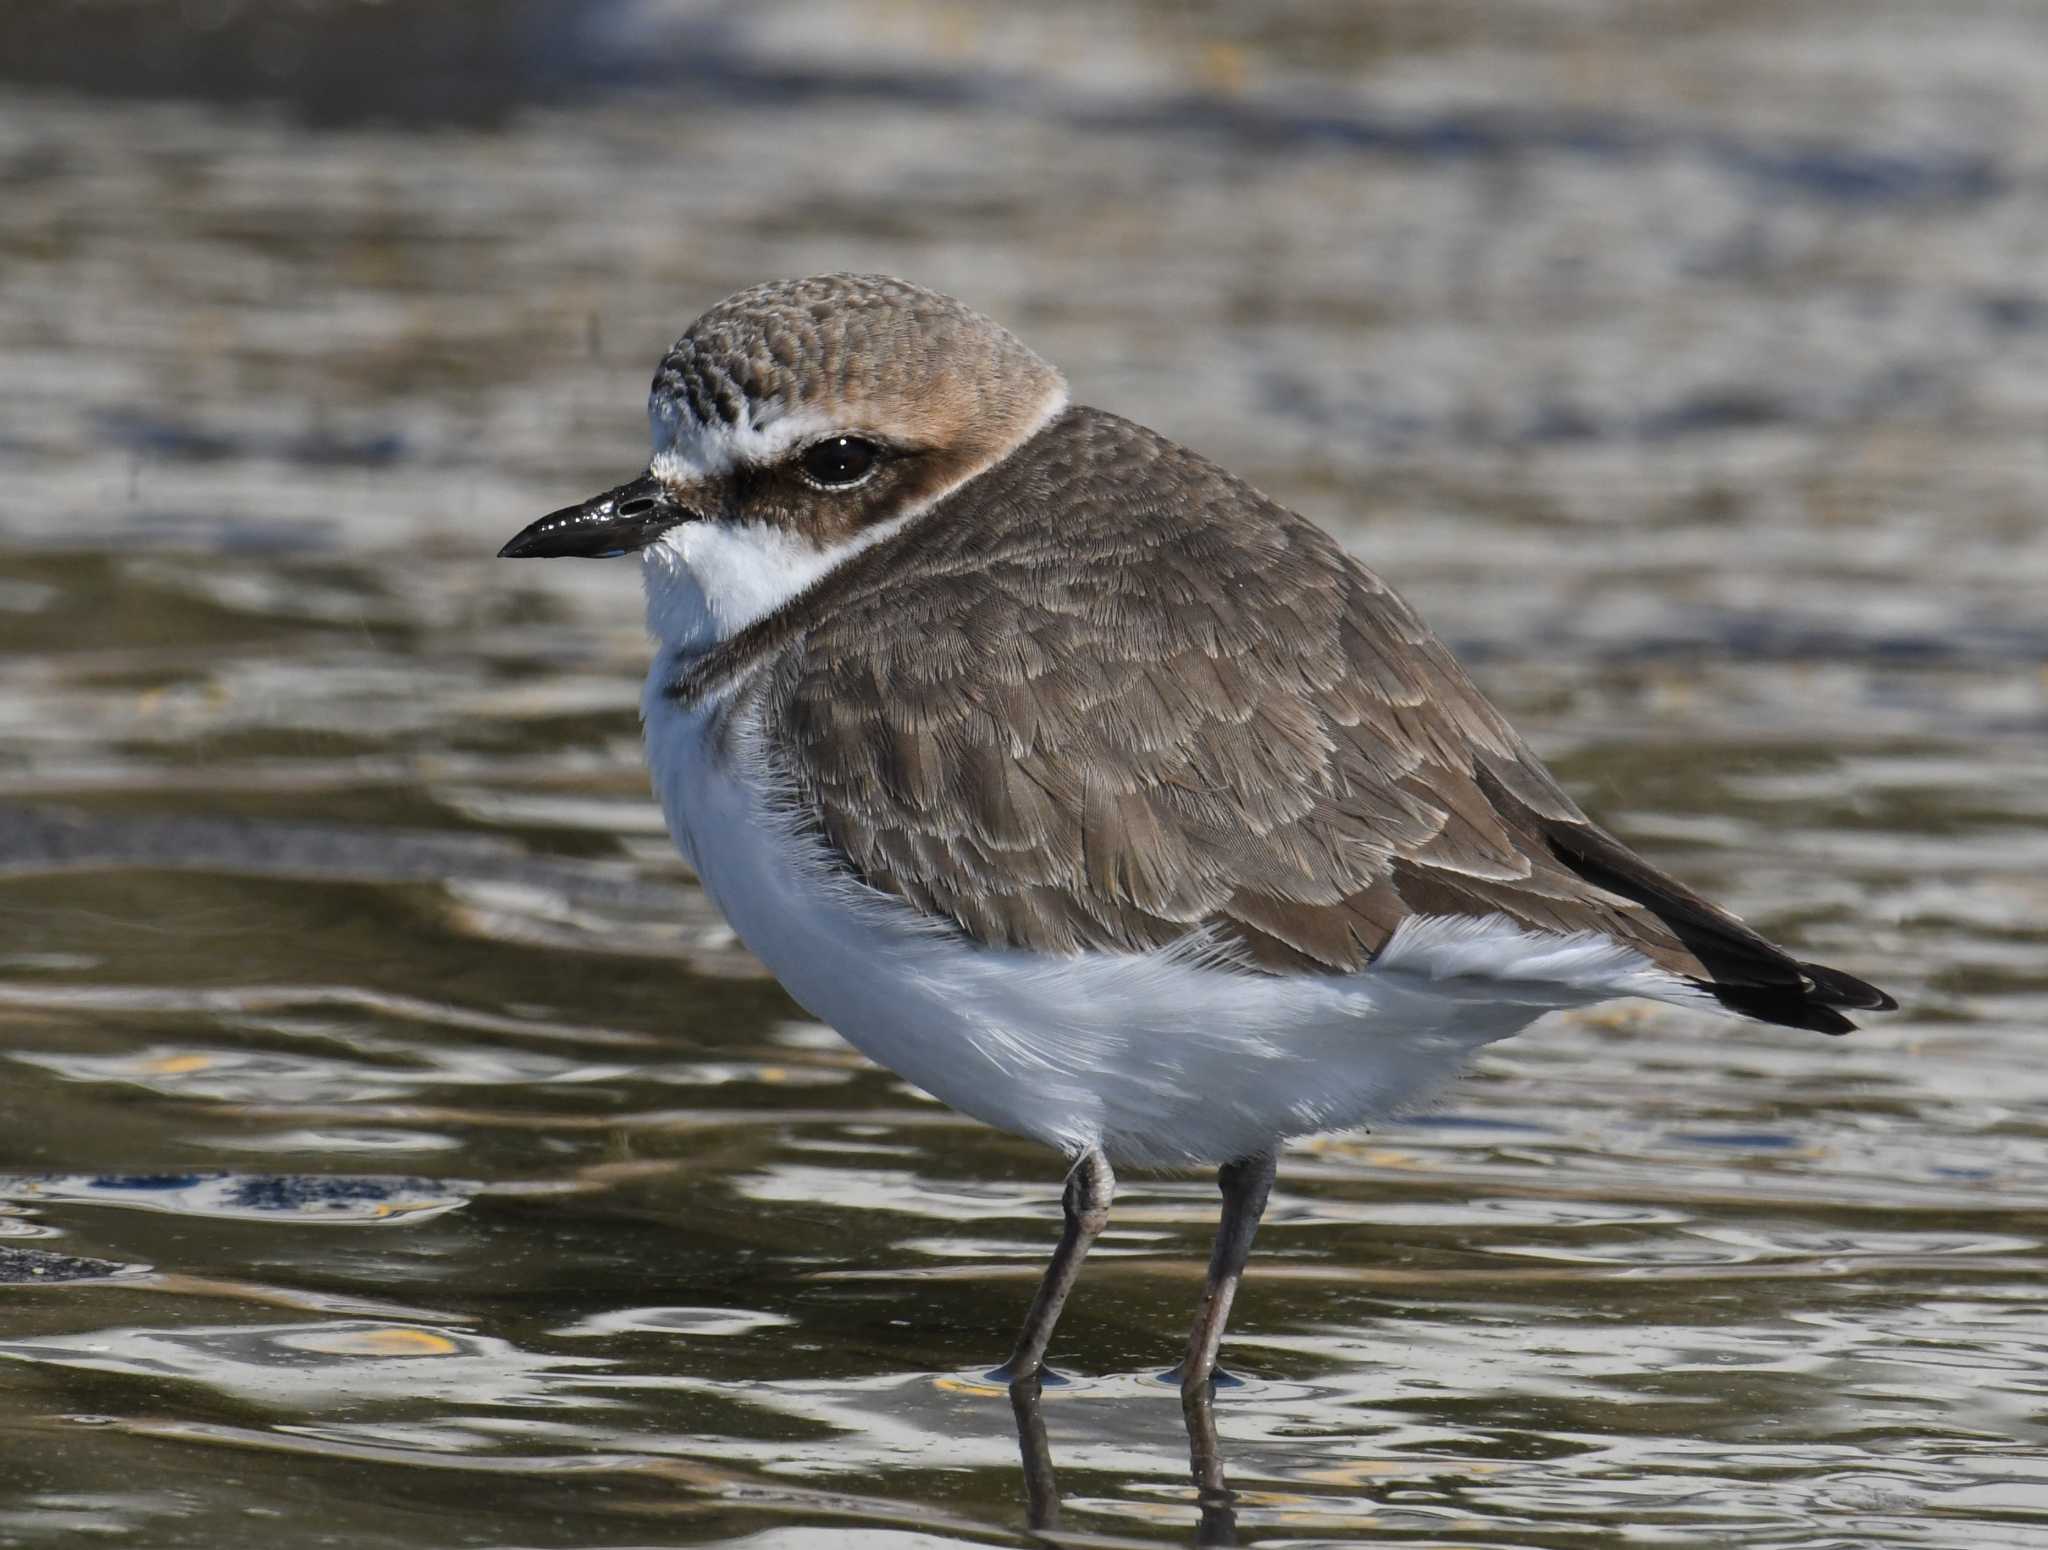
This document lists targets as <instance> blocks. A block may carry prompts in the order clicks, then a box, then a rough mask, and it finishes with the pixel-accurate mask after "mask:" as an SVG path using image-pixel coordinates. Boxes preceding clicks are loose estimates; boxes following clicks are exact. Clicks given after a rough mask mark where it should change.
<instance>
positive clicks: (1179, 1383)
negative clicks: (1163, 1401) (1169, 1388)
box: [1159, 1362, 1244, 1392]
mask: <svg viewBox="0 0 2048 1550" xmlns="http://www.w3.org/2000/svg"><path fill="white" fill-rule="evenodd" d="M1186 1373H1187V1363H1186V1362H1180V1363H1177V1364H1176V1365H1174V1366H1173V1367H1172V1368H1170V1369H1169V1370H1167V1371H1166V1372H1162V1373H1161V1374H1160V1375H1159V1381H1160V1382H1161V1383H1171V1384H1172V1385H1173V1386H1174V1387H1175V1388H1177V1389H1185V1388H1186V1387H1187V1386H1188V1385H1187V1376H1186ZM1243 1387H1244V1379H1242V1378H1240V1377H1238V1376H1237V1374H1235V1373H1232V1372H1225V1371H1224V1370H1223V1369H1222V1368H1221V1367H1218V1368H1216V1369H1214V1370H1213V1371H1212V1372H1211V1373H1210V1374H1209V1388H1210V1390H1211V1391H1212V1392H1213V1391H1215V1390H1216V1389H1241V1388H1243Z"/></svg>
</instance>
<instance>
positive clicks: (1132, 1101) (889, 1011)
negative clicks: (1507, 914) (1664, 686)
mask: <svg viewBox="0 0 2048 1550" xmlns="http://www.w3.org/2000/svg"><path fill="white" fill-rule="evenodd" d="M668 677H669V674H668V673H666V672H663V671H662V670H661V669H660V667H659V665H658V666H657V670H656V672H655V673H654V674H653V675H651V676H650V678H649V682H648V692H647V695H646V698H645V700H644V702H643V715H644V718H645V723H646V735H647V750H648V761H649V764H650V766H651V767H652V771H653V777H654V789H655V793H656V795H657V796H658V797H659V798H660V801H661V804H662V809H663V811H664V813H665V814H666V815H667V819H668V826H669V831H670V833H671V834H673V835H674V836H675V839H676V843H677V844H678V846H679V847H680V848H681V850H682V852H683V855H684V857H685V859H687V860H688V861H689V862H690V864H691V865H692V866H693V867H695V868H696V870H697V874H698V876H699V877H700V878H701V879H702V880H703V884H704V887H705V888H706V889H707V890H708V891H709V893H710V895H711V897H712V899H713V901H714V902H715V903H716V904H717V905H718V907H719V908H720V909H721V910H722V911H723V912H724V913H725V916H726V919H727V920H728V921H729V922H730V923H731V925H732V927H733V929H734V930H735V931H736V932H738V934H739V936H740V938H741V940H742V941H744V942H745V943H746V944H747V946H748V948H750V949H751V950H752V951H753V952H754V953H755V955H756V956H758V957H759V958H760V959H761V960H762V962H764V963H765V964H766V965H767V966H768V968H769V969H770V970H771V971H772V972H773V973H774V975H775V977H776V978H777V979H778V980H780V981H781V982H782V984H783V986H784V987H785V988H786V989H787V990H788V991H789V993H790V994H791V995H792V996H794V997H795V998H796V999H797V1001H799V1002H800V1003H802V1005H803V1006H804V1007H805V1008H806V1009H808V1010H809V1011H810V1012H811V1014H812V1015H813V1016H815V1017H818V1018H819V1019H821V1020H822V1021H824V1022H826V1023H829V1024H830V1025H831V1026H832V1027H833V1028H835V1029H837V1030H838V1031H839V1033H840V1034H842V1035H843V1036H844V1037H845V1038H846V1039H847V1040H848V1041H849V1042H851V1043H852V1044H853V1045H854V1046H855V1047H856V1048H858V1049H859V1050H860V1051H861V1052H862V1053H863V1054H865V1055H867V1056H868V1057H869V1058H870V1059H872V1060H874V1061H876V1062H878V1063H879V1064H881V1065H883V1066H886V1067H888V1068H889V1069H890V1070H891V1071H894V1072H896V1073H897V1074H898V1075H899V1076H901V1077H903V1078H904V1079H905V1080H906V1081H909V1082H911V1083H913V1084H914V1085H916V1086H918V1087H921V1088H923V1089H924V1090H925V1091H927V1092H929V1093H931V1094H932V1095H933V1096H934V1097H936V1098H938V1099H940V1100H942V1101H943V1102H945V1103H948V1104H950V1105H952V1106H953V1107H954V1108H956V1109H959V1110H961V1111H962V1112H964V1113H967V1114H971V1115H973V1116H974V1117H975V1118H977V1119H981V1120H984V1121H986V1122H987V1123H989V1124H991V1125H994V1126H997V1127H998V1128H1000V1129H1003V1130H1007V1131H1011V1132H1014V1133H1016V1134H1019V1135H1025V1136H1031V1137H1034V1138H1036V1139H1037V1140H1040V1141H1043V1142H1046V1143H1047V1144H1048V1145H1051V1146H1056V1147H1059V1148H1061V1149H1062V1150H1064V1151H1067V1152H1069V1153H1072V1152H1078V1151H1080V1150H1083V1149H1085V1148H1087V1147H1090V1146H1101V1147H1102V1148H1104V1149H1105V1150H1106V1151H1107V1152H1108V1153H1109V1155H1110V1156H1111V1157H1112V1158H1114V1159H1117V1160H1119V1161H1125V1162H1134V1163H1141V1164H1142V1163H1150V1164H1175V1163H1196V1162H1200V1163H1219V1162H1224V1161H1228V1160H1230V1159H1231V1158H1234V1157H1241V1156H1245V1155H1247V1154H1249V1153H1252V1152H1255V1151H1258V1150H1260V1149H1262V1148H1266V1147H1270V1146H1272V1145H1274V1144H1275V1143H1277V1142H1278V1141H1280V1140H1282V1139H1284V1138H1286V1137H1289V1136H1298V1135H1306V1134H1310V1133H1312V1132H1315V1131H1321V1130H1335V1129H1343V1128H1346V1127H1350V1126H1355V1125H1359V1124H1363V1123H1366V1122H1368V1121H1371V1120H1374V1119H1377V1118H1380V1117H1383V1116H1385V1115H1386V1114H1388V1113H1390V1112H1391V1111H1393V1110H1395V1109H1397V1108H1400V1107H1402V1106H1404V1105H1408V1104H1412V1103H1413V1102H1415V1101H1416V1100H1418V1099H1419V1098H1421V1097H1423V1096H1425V1095H1426V1094H1427V1093H1428V1092H1429V1091H1430V1090H1431V1089H1433V1088H1435V1087H1436V1086H1437V1085H1439V1084H1440V1083H1441V1082H1443V1081H1444V1080H1446V1079H1448V1078H1449V1077H1450V1076H1452V1075H1454V1074H1455V1073H1456V1072H1457V1071H1458V1070H1459V1069H1460V1068H1461V1067H1462V1066H1463V1065H1464V1064H1465V1062H1466V1060H1467V1059H1468V1058H1469V1057H1470V1055H1471V1053H1472V1052H1473V1050H1475V1049H1476V1048H1478V1047H1479V1046H1480V1045H1483V1044H1486V1043H1489V1042H1491V1041H1493V1040H1495V1039H1500V1038H1505V1037H1506V1036H1507V1035H1509V1034H1511V1033H1514V1032H1516V1031H1517V1030H1519V1029H1521V1028H1523V1027H1525V1026H1526V1025H1527V1024H1528V1023H1529V1022H1531V1021H1532V1020H1534V1019H1535V1018H1537V1017H1539V1016H1541V1015H1542V1014H1543V1013H1544V1012H1546V1011H1550V1010H1552V1009H1554V1008H1556V1007H1560V1006H1568V1005H1575V1004H1583V1003H1586V1002H1589V1001H1597V1000H1601V999H1604V998H1605V997H1608V996H1613V995H1620V994H1646V993H1647V994H1658V993H1660V992H1668V987H1669V984H1670V981H1669V979H1668V976H1656V975H1654V971H1651V970H1650V966H1649V965H1648V964H1647V962H1646V961H1645V960H1643V959H1642V958H1640V957H1639V956H1638V955H1636V954H1634V953H1632V952H1629V951H1627V950H1626V949H1620V948H1616V947H1615V946H1614V945H1613V944H1611V943H1607V942H1605V941H1602V940H1599V939H1592V938H1581V937H1556V936H1548V937H1544V936H1535V935H1531V934H1529V933H1524V932H1520V931H1517V930H1514V929H1513V928H1512V927H1511V926H1509V925H1508V923H1507V922H1505V921H1498V922H1493V921H1443V922H1440V923H1436V925H1437V927H1438V929H1431V924H1432V923H1429V922H1422V923H1416V922H1410V923H1409V926H1406V927H1404V928H1403V932H1402V934H1401V935H1398V936H1397V937H1396V939H1395V942H1394V943H1393V944H1392V946H1390V948H1389V949H1388V951H1387V952H1386V953H1384V954H1383V955H1382V957H1381V958H1380V960H1379V962H1378V963H1376V964H1375V965H1374V967H1373V968H1372V969H1370V970H1367V971H1366V972H1364V973H1361V974H1355V975H1349V976H1325V975H1298V976H1282V977H1274V976H1267V975H1255V974H1248V973H1243V972H1237V971H1232V970H1229V969H1223V968H1217V967H1213V966H1205V965H1204V963H1203V962H1202V961H1201V956H1202V955H1201V953H1200V951H1199V948H1198V947H1196V948H1191V949H1190V950H1186V951H1182V950H1168V951H1160V952H1151V953H1090V954H1084V955H1081V956H1078V957H1071V958H1062V957H1053V956H1049V955H1045V954H1038V953H1030V952H1024V951H1019V950H1016V949H1009V948H987V947H978V946H974V945H972V944H969V943H965V942H963V941H962V940H961V939H960V938H959V937H958V936H956V935H953V934H951V933H949V932H947V931H945V930H943V929H940V928H939V927H937V926H935V925H934V924H933V923H931V922H929V921H927V920H926V919H924V918H923V917H921V916H919V915H918V914H917V913H916V912H915V911H913V910H912V909H911V908H910V907H908V906H907V905H905V904H903V903H902V902H901V901H900V900H897V899H895V898H894V897H892V896H890V895H886V894H882V893H880V892H878V891H876V890H874V889H871V888H869V887H867V886H866V885H864V884H862V883H859V882H858V881H856V880H854V879H852V878H850V877H848V876H846V875H845V874H844V873H843V872H839V871H837V870H836V869H834V868H833V867H832V865H831V863H830V859H829V857H828V856H827V855H826V854H825V852H824V848H823V846H822V845H821V844H820V843H819V842H818V841H817V840H816V839H815V838H814V837H812V836H809V835H805V834H803V833H800V832H799V831H798V829H797V827H796V825H794V824H793V823H792V822H791V821H790V819H789V817H788V816H787V815H786V813H784V812H782V811H779V810H778V808H777V807H776V804H775V803H774V801H773V800H772V799H771V794H770V793H771V792H772V783H771V782H767V781H765V780H763V778H762V773H761V772H762V761H761V759H760V758H759V757H758V755H757V753H753V752H750V751H749V750H750V749H753V748H754V747H755V737H754V731H755V729H754V728H752V727H750V726H745V725H742V726H739V727H737V728H736V729H728V732H727V742H726V745H725V746H727V747H728V748H734V747H737V748H738V749H739V751H740V754H741V756H740V757H739V758H737V759H731V760H728V761H725V762H721V761H719V760H715V759H714V758H713V757H712V751H711V748H710V746H709V741H708V738H707V730H708V724H709V719H710V718H709V717H708V715H706V714H705V713H703V712H693V711H689V710H685V709H682V708H680V707H678V706H677V705H675V704H674V703H673V702H672V701H669V700H667V699H666V698H664V697H663V695H662V693H661V688H662V685H663V684H664V683H665V682H666V681H667V680H668ZM735 731H736V732H737V735H734V733H735ZM764 787H767V788H769V789H767V790H764ZM1418 925H1419V927H1420V929H1411V928H1415V927H1417V926H1418ZM1660 980H1661V981H1663V983H1662V984H1661V985H1660V984H1659V983H1658V981H1660Z"/></svg>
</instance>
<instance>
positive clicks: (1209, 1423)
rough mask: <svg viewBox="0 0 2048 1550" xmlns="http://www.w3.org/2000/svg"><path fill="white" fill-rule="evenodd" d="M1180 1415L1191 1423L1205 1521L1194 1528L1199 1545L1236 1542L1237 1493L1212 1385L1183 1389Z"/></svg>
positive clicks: (1191, 1457)
mask: <svg viewBox="0 0 2048 1550" xmlns="http://www.w3.org/2000/svg"><path fill="white" fill-rule="evenodd" d="M1180 1409H1181V1415H1182V1416H1183V1417H1184V1418H1185V1419H1186V1420H1187V1423H1188V1469H1189V1471H1190V1472H1191V1473H1192V1474H1193V1475H1194V1479H1195V1503H1196V1505H1197V1506H1199V1507H1200V1508H1201V1510H1202V1521H1201V1523H1200V1524H1199V1526H1197V1528H1196V1529H1195V1543H1196V1544H1198V1545H1234V1544H1236V1543H1237V1493H1236V1492H1235V1491H1233V1490H1231V1489H1230V1482H1229V1481H1228V1480H1227V1479H1225V1478H1224V1474H1223V1449H1222V1446H1221V1445H1220V1444H1219V1443H1218V1442H1217V1441H1216V1408H1215V1400H1214V1399H1212V1398H1211V1397H1210V1394H1209V1387H1208V1385H1207V1384H1203V1385H1202V1386H1200V1387H1199V1388H1192V1389H1182V1390H1181V1395H1180Z"/></svg>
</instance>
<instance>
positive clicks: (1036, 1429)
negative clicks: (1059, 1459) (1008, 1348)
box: [1010, 1377, 1060, 1534]
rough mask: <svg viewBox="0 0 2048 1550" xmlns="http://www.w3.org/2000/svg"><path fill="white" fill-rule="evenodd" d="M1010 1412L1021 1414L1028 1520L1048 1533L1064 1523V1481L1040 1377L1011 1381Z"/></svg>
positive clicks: (1020, 1447) (1020, 1440)
mask: <svg viewBox="0 0 2048 1550" xmlns="http://www.w3.org/2000/svg"><path fill="white" fill-rule="evenodd" d="M1010 1413H1011V1414H1012V1415H1014V1416H1015V1417H1016V1418H1017V1452H1018V1454H1019V1455H1020V1456H1021V1457H1022V1458H1023V1460H1024V1513H1025V1518H1024V1521H1025V1522H1026V1523H1028V1524H1029V1525H1030V1526H1031V1529H1032V1532H1033V1533H1040V1534H1042V1533H1047V1532H1049V1531H1051V1530H1054V1529H1057V1528H1058V1527H1059V1526H1060V1483H1059V1480H1058V1478H1057V1477H1056V1476H1055V1475H1054V1474H1053V1470H1052V1447H1051V1445H1050V1444H1049V1443H1047V1442H1046V1440H1045V1416H1044V1414H1043V1413H1042V1412H1041V1411H1040V1409H1039V1407H1038V1379H1037V1378H1036V1377H1030V1378H1019V1379H1018V1380H1017V1381H1016V1382H1015V1383H1012V1384H1011V1385H1010Z"/></svg>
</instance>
